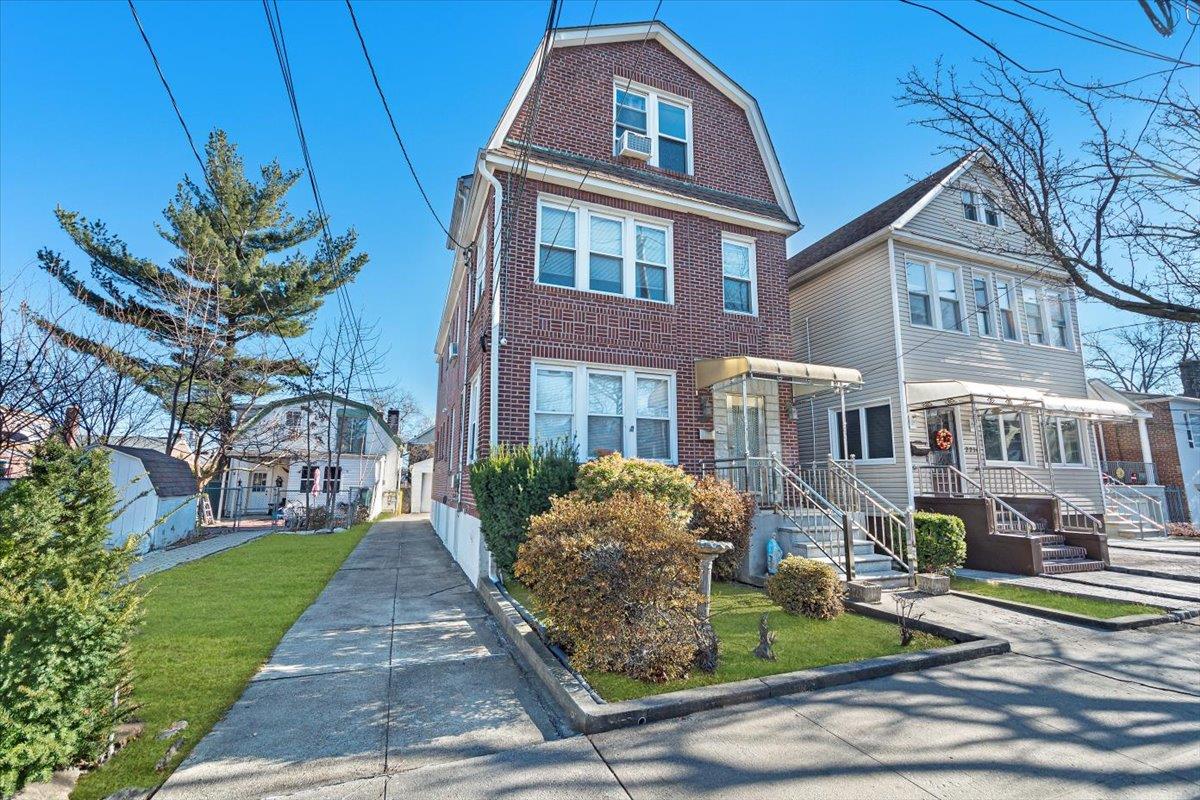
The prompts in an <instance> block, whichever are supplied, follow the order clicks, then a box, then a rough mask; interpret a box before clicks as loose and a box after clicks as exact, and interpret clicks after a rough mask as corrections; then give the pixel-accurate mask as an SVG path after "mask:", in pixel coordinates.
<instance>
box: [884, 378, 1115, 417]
mask: <svg viewBox="0 0 1200 800" xmlns="http://www.w3.org/2000/svg"><path fill="white" fill-rule="evenodd" d="M906 387H907V389H908V405H909V408H934V407H937V406H952V405H961V404H966V403H973V404H975V405H978V406H984V407H1005V408H1027V409H1032V410H1044V411H1046V412H1049V413H1051V414H1055V415H1059V416H1068V417H1081V418H1084V419H1092V420H1129V419H1132V418H1133V411H1132V409H1130V408H1129V406H1126V405H1124V404H1123V403H1115V402H1111V401H1108V400H1096V399H1093V398H1090V397H1061V396H1059V395H1054V394H1049V393H1047V392H1043V391H1041V390H1040V389H1032V388H1030V387H1027V386H1005V385H1002V384H995V383H977V382H974V381H958V380H944V381H908V382H907V384H906Z"/></svg>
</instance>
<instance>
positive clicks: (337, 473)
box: [321, 467, 342, 494]
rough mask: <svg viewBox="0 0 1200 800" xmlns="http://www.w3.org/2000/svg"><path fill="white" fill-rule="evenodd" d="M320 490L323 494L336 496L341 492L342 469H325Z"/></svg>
mask: <svg viewBox="0 0 1200 800" xmlns="http://www.w3.org/2000/svg"><path fill="white" fill-rule="evenodd" d="M321 490H322V491H324V492H325V494H337V493H338V492H340V491H341V490H342V468H341V467H326V468H325V482H324V484H323V485H322V486H321Z"/></svg>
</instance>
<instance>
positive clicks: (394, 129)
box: [346, 0, 467, 250]
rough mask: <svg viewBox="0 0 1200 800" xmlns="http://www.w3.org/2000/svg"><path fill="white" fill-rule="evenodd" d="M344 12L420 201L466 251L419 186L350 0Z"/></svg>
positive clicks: (459, 247)
mask: <svg viewBox="0 0 1200 800" xmlns="http://www.w3.org/2000/svg"><path fill="white" fill-rule="evenodd" d="M346 10H347V11H349V12H350V22H351V23H353V25H354V33H355V34H356V35H357V36H358V43H359V45H360V46H361V47H362V54H363V58H364V59H366V62H367V69H369V70H370V72H371V80H372V81H373V82H374V83H375V91H376V92H378V93H379V100H380V102H382V103H383V110H384V112H385V113H386V114H387V118H388V124H389V125H391V127H392V135H394V136H395V137H396V143H397V144H399V145H400V152H401V154H403V156H404V163H405V164H407V165H408V171H409V172H410V173H411V174H412V178H413V182H414V183H416V184H417V191H419V192H420V193H421V197H422V199H424V200H425V206H426V208H428V209H429V213H430V214H432V215H433V218H434V220H435V221H436V222H437V224H438V227H440V228H441V229H442V230H443V231H444V232H445V234H446V238H448V239H449V240H450V241H451V242H453V243H454V246H455V247H457V248H458V249H460V250H465V249H467V246H466V245H463V244H462V243H461V242H459V241H458V240H457V239H455V238H454V234H452V233H451V232H450V229H449V228H448V227H446V224H445V223H444V222H442V218H441V217H440V216H438V213H437V211H436V210H435V209H434V207H433V202H432V201H431V200H430V199H429V194H428V193H426V191H425V187H424V186H423V185H422V184H421V178H420V176H418V175H417V168H416V166H415V165H414V164H413V161H412V158H411V157H410V156H409V154H408V148H407V147H405V145H404V138H403V137H402V136H401V135H400V128H399V126H398V125H396V118H395V117H394V116H393V115H392V107H391V105H390V104H389V103H388V99H387V95H386V94H385V93H384V91H383V85H382V84H380V82H379V74H378V73H377V72H376V71H375V63H374V62H373V61H372V60H371V53H370V52H369V51H368V50H367V40H366V38H364V37H363V32H362V28H360V27H359V25H358V17H357V16H355V14H354V5H353V3H351V2H350V0H346Z"/></svg>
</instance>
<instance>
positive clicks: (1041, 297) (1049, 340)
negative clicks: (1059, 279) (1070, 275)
mask: <svg viewBox="0 0 1200 800" xmlns="http://www.w3.org/2000/svg"><path fill="white" fill-rule="evenodd" d="M1035 290H1036V291H1037V297H1038V304H1039V305H1040V306H1041V307H1042V328H1043V330H1044V332H1045V334H1046V343H1045V344H1039V345H1037V346H1038V347H1049V348H1050V349H1051V350H1061V351H1065V352H1068V353H1073V352H1075V337H1074V335H1072V331H1071V307H1070V306H1069V305H1068V302H1067V293H1066V292H1065V291H1064V290H1061V289H1051V288H1050V287H1048V286H1040V287H1035ZM1050 295H1054V296H1055V297H1057V298H1058V299H1059V300H1060V301H1061V302H1062V308H1063V318H1064V320H1065V321H1066V323H1067V329H1066V336H1065V338H1066V340H1067V344H1066V346H1065V347H1062V346H1059V345H1057V344H1055V343H1054V337H1053V336H1051V335H1050V328H1051V326H1052V325H1053V323H1052V322H1051V320H1050V304H1049V302H1048V299H1049V297H1050Z"/></svg>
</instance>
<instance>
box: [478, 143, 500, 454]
mask: <svg viewBox="0 0 1200 800" xmlns="http://www.w3.org/2000/svg"><path fill="white" fill-rule="evenodd" d="M479 168H480V172H481V173H482V175H483V178H484V180H486V181H487V182H488V183H490V184H491V185H492V189H494V190H495V195H494V200H493V203H492V207H493V210H492V325H491V333H490V334H489V341H490V342H491V347H490V348H489V350H488V355H489V356H490V357H491V360H490V363H489V368H488V452H489V453H490V452H491V451H492V450H493V449H494V448H495V447H496V445H497V444H498V443H499V442H500V432H499V426H500V398H499V394H500V345H501V343H502V339H501V335H500V313H501V311H502V308H501V305H500V255H501V238H502V232H501V230H500V222H501V214H502V212H503V206H504V188H503V187H502V186H501V185H500V181H499V180H497V179H496V176H495V175H493V174H492V171H491V169H489V168H488V166H487V164H486V163H485V162H484V161H483V160H482V159H481V160H480V165H479Z"/></svg>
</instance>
